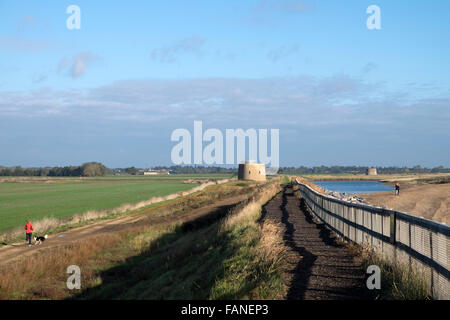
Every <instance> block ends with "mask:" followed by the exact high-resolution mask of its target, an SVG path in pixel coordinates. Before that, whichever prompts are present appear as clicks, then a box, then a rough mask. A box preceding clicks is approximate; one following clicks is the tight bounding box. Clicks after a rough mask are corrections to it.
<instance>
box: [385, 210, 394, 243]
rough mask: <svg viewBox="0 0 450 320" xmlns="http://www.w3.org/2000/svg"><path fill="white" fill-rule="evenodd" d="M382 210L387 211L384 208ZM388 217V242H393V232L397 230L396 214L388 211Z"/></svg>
mask: <svg viewBox="0 0 450 320" xmlns="http://www.w3.org/2000/svg"><path fill="white" fill-rule="evenodd" d="M383 211H385V212H386V211H387V210H384V209H383ZM390 218H391V234H390V242H391V243H392V244H395V234H396V232H397V215H396V214H395V211H390Z"/></svg>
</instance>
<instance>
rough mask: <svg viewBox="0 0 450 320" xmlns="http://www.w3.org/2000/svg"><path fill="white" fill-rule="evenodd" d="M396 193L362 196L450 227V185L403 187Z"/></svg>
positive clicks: (372, 202) (377, 203)
mask: <svg viewBox="0 0 450 320" xmlns="http://www.w3.org/2000/svg"><path fill="white" fill-rule="evenodd" d="M400 187H401V189H400V195H399V196H395V195H394V192H393V191H392V192H377V193H372V194H361V195H360V196H361V197H363V198H364V199H365V200H366V201H367V202H369V203H370V204H373V205H377V206H386V207H388V208H392V209H394V210H398V211H403V212H406V213H410V214H413V215H415V216H419V217H424V218H426V219H430V220H435V221H439V222H443V223H446V224H448V225H450V184H448V183H447V184H425V185H402V184H400Z"/></svg>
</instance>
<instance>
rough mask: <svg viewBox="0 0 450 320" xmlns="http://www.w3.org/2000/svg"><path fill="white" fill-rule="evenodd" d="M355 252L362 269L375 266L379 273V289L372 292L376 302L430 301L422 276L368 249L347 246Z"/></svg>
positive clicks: (353, 245)
mask: <svg viewBox="0 0 450 320" xmlns="http://www.w3.org/2000/svg"><path fill="white" fill-rule="evenodd" d="M349 246H350V247H351V249H352V250H354V251H356V252H357V253H358V255H359V259H361V261H362V265H363V267H364V269H367V267H368V266H371V265H376V266H378V267H379V268H380V271H381V289H380V290H372V294H373V298H374V299H376V300H431V294H430V292H429V290H428V286H427V284H426V282H425V280H424V278H423V277H422V275H421V274H420V273H419V272H418V271H416V270H414V269H412V268H409V266H407V265H404V264H401V263H399V262H396V263H393V262H391V261H389V260H387V259H386V258H384V257H383V256H381V255H380V254H379V253H377V252H375V251H374V249H372V248H370V247H361V246H358V245H356V244H351V245H349Z"/></svg>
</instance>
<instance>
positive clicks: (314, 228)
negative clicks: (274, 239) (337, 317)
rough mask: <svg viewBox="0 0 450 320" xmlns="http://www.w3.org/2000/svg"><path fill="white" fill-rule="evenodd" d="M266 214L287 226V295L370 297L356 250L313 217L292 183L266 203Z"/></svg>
mask: <svg viewBox="0 0 450 320" xmlns="http://www.w3.org/2000/svg"><path fill="white" fill-rule="evenodd" d="M263 215H264V219H271V220H273V221H276V222H281V223H282V225H283V227H284V241H285V242H286V245H287V246H288V247H289V252H288V255H287V259H288V264H289V271H288V273H289V274H288V278H289V280H290V287H289V291H288V295H287V299H289V300H344V299H346V300H348V299H354V300H356V299H369V295H368V289H367V288H366V284H365V282H366V280H365V279H366V277H365V273H364V270H363V269H362V267H361V265H360V264H359V263H357V262H356V261H355V260H356V259H355V254H354V253H352V252H351V251H350V250H349V249H348V248H347V247H346V246H345V245H343V244H341V243H339V241H336V240H337V239H336V238H335V236H334V234H333V233H331V232H330V231H329V229H327V228H326V227H325V226H324V225H323V224H321V223H317V222H316V221H315V220H313V219H312V216H311V215H310V214H309V213H308V211H307V209H306V208H305V205H304V202H303V200H302V199H299V198H298V197H297V195H295V194H294V193H293V190H292V187H286V188H285V189H284V190H283V192H281V193H279V194H278V195H277V196H276V197H275V198H274V199H272V200H271V201H270V202H269V203H267V205H266V206H265V207H264V210H263Z"/></svg>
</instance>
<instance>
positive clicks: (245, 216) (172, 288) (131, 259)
mask: <svg viewBox="0 0 450 320" xmlns="http://www.w3.org/2000/svg"><path fill="white" fill-rule="evenodd" d="M279 182H280V181H279V180H278V179H276V180H275V179H274V180H271V181H270V182H268V183H266V184H264V185H261V184H256V183H249V182H232V183H227V184H225V185H215V186H211V187H208V188H207V189H206V190H204V191H202V192H199V193H197V194H194V195H190V196H187V197H184V198H182V199H177V200H172V201H168V202H166V203H161V204H158V205H156V206H153V207H152V208H148V209H145V210H143V214H145V218H144V219H142V220H141V221H140V222H139V224H138V225H132V226H129V227H128V228H127V229H124V230H121V231H119V232H115V233H114V234H101V235H97V236H93V237H91V238H89V239H86V240H84V241H79V242H77V243H74V244H73V245H70V246H68V247H61V248H54V249H51V250H50V249H49V250H47V251H45V253H41V254H39V255H36V256H33V257H31V258H29V259H28V260H27V261H18V262H14V263H12V264H11V265H8V266H4V267H2V268H0V298H1V299H11V298H21V299H61V298H75V299H116V298H119V299H245V298H250V299H278V298H283V296H284V294H285V291H286V285H285V284H284V282H283V276H282V273H283V260H282V253H283V250H284V247H283V244H282V243H283V241H282V237H281V234H280V230H279V227H278V226H277V225H273V224H268V223H262V222H260V221H259V219H260V216H261V206H262V205H263V204H264V203H266V202H267V201H268V200H269V199H270V198H272V197H273V196H274V195H275V194H276V193H277V192H279V191H280V185H279ZM243 194H246V195H248V199H247V200H245V201H243V202H241V203H240V204H239V205H237V206H236V207H234V208H232V209H228V208H224V209H222V210H219V211H216V212H211V213H208V214H207V215H205V216H203V217H200V218H196V219H194V220H189V219H188V220H185V221H181V220H180V221H177V217H179V216H180V215H181V214H182V213H183V212H184V213H186V212H190V211H191V210H193V209H195V208H198V207H201V206H204V205H206V204H210V203H212V202H214V201H217V200H220V199H222V198H225V197H230V196H237V195H243ZM158 219H160V220H158ZM158 221H160V222H158ZM161 221H162V222H161ZM72 264H75V265H78V266H80V268H81V270H82V289H81V291H80V290H78V291H77V290H75V291H70V290H68V289H67V288H66V280H67V276H68V275H67V274H66V268H67V266H69V265H72ZM1 269H3V270H1Z"/></svg>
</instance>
